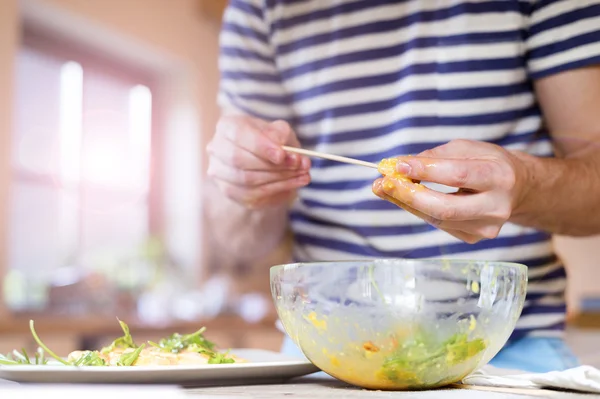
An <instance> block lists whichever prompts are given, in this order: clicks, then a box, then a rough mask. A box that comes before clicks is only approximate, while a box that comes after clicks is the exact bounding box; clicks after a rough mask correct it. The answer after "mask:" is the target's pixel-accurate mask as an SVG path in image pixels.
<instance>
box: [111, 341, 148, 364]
mask: <svg viewBox="0 0 600 399" xmlns="http://www.w3.org/2000/svg"><path fill="white" fill-rule="evenodd" d="M144 346H146V344H142V345H140V346H139V347H138V348H137V349H136V350H134V351H133V352H129V353H123V354H122V355H121V356H119V360H118V361H117V366H131V365H132V364H133V363H135V361H136V360H137V359H138V357H140V353H141V352H142V349H144Z"/></svg>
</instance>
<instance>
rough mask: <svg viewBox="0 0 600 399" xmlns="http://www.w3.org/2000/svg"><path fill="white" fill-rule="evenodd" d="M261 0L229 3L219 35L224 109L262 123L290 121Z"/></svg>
mask: <svg viewBox="0 0 600 399" xmlns="http://www.w3.org/2000/svg"><path fill="white" fill-rule="evenodd" d="M263 3H264V0H231V1H230V2H229V5H228V6H227V8H226V9H225V12H224V15H223V24H222V28H221V33H220V36H219V69H220V76H221V78H220V82H219V93H218V97H217V102H218V104H219V106H220V107H221V108H223V109H227V110H232V111H234V112H237V113H243V114H247V115H251V116H255V117H258V118H261V119H265V120H275V119H284V120H289V119H291V116H292V115H291V114H292V111H291V107H290V101H289V98H288V95H287V94H286V91H285V90H284V87H283V84H282V82H281V78H280V75H279V72H278V69H277V66H276V64H275V57H274V54H273V47H272V45H271V43H270V39H269V36H270V35H269V26H268V24H267V23H266V22H265V18H264V9H263Z"/></svg>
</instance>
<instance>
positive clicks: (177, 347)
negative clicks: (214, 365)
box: [150, 327, 215, 353]
mask: <svg viewBox="0 0 600 399" xmlns="http://www.w3.org/2000/svg"><path fill="white" fill-rule="evenodd" d="M204 331H206V328H205V327H202V328H201V329H199V330H198V331H196V332H194V333H192V334H185V335H180V334H178V333H175V334H172V335H169V336H168V337H166V338H163V339H161V340H160V341H158V344H156V343H154V342H150V345H152V346H155V347H157V348H160V349H162V350H164V351H167V352H171V353H179V352H181V351H183V350H186V349H190V350H193V351H195V352H201V351H210V352H212V351H213V349H214V347H215V344H214V343H212V342H210V341H209V340H207V339H206V338H204V335H202V334H203V333H204Z"/></svg>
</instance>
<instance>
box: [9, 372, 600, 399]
mask: <svg viewBox="0 0 600 399" xmlns="http://www.w3.org/2000/svg"><path fill="white" fill-rule="evenodd" d="M491 389H494V388H491ZM133 393H135V396H137V397H143V398H144V399H193V398H198V399H200V398H202V399H208V398H215V399H229V398H231V399H233V398H236V399H244V398H266V399H269V398H282V397H286V398H287V397H289V398H299V399H300V398H302V399H304V398H306V399H321V398H324V399H331V398H332V397H338V396H339V397H343V398H369V399H379V398H415V399H433V398H442V399H444V398H445V399H455V398H456V399H470V398H473V399H523V398H566V399H569V398H571V399H578V398H588V399H589V398H600V395H589V394H588V395H586V394H576V393H567V392H559V391H551V390H517V389H514V390H511V389H502V390H493V391H487V390H486V391H482V390H480V389H479V388H478V389H475V388H472V387H470V388H463V387H458V386H453V387H449V388H446V389H439V390H432V391H421V392H384V391H368V390H364V389H361V388H356V387H353V386H350V385H348V384H345V383H343V382H340V381H337V380H333V379H331V378H322V377H318V376H314V375H313V376H307V377H301V378H296V379H293V380H290V381H288V382H287V383H281V384H264V385H236V386H219V387H200V388H180V387H177V386H153V385H126V386H122V385H84V384H82V385H58V384H50V385H35V384H32V385H19V384H15V383H11V382H7V381H2V380H0V397H1V398H3V399H4V398H11V399H12V398H24V397H27V398H29V397H53V396H55V394H58V395H59V396H58V397H60V398H61V399H71V398H72V399H75V398H77V399H80V398H82V397H85V398H86V399H93V398H102V399H106V398H110V399H121V398H122V399H125V398H126V399H131V398H132V397H133V396H132V394H133Z"/></svg>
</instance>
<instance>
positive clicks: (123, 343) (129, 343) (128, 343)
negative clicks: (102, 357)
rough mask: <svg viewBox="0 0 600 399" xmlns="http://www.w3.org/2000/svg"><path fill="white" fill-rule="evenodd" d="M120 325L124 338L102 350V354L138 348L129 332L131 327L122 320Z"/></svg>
mask: <svg viewBox="0 0 600 399" xmlns="http://www.w3.org/2000/svg"><path fill="white" fill-rule="evenodd" d="M117 320H119V319H117ZM119 324H120V325H121V329H122V330H123V336H122V337H119V338H117V339H115V340H114V341H113V342H112V343H111V344H110V345H109V346H105V347H104V348H102V349H101V350H100V351H101V352H102V353H108V352H111V351H113V350H114V349H116V348H121V349H127V348H137V345H136V344H135V342H133V337H132V336H131V333H130V332H129V326H128V325H127V324H125V323H124V322H122V321H121V320H119Z"/></svg>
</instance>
